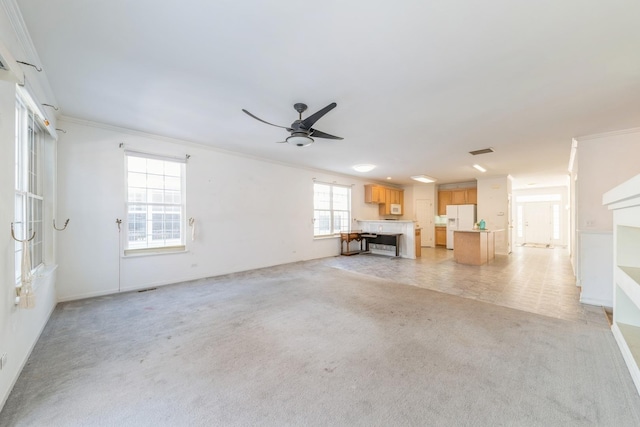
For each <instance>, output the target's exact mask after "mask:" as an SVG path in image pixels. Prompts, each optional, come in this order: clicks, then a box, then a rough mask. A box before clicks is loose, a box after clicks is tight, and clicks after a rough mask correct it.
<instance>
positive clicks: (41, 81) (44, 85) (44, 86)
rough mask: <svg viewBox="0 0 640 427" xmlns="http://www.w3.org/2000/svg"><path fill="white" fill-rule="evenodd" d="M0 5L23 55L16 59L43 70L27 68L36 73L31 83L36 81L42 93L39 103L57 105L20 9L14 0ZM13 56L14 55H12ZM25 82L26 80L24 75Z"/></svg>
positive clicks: (8, 0)
mask: <svg viewBox="0 0 640 427" xmlns="http://www.w3.org/2000/svg"><path fill="white" fill-rule="evenodd" d="M0 3H1V4H2V6H3V7H4V10H5V11H6V13H7V18H8V19H9V22H10V23H11V27H12V28H13V32H14V33H15V35H16V39H17V40H18V44H19V47H20V50H21V53H22V54H24V55H25V58H18V59H19V60H24V61H25V62H29V63H31V64H34V65H37V66H39V67H41V68H43V70H42V71H41V72H37V71H35V70H33V71H31V67H28V68H29V70H27V71H29V73H31V75H32V76H33V75H34V74H33V73H36V74H35V76H36V78H35V79H31V82H34V80H35V81H36V84H35V85H31V86H37V87H38V88H39V89H40V91H41V92H42V94H41V96H42V97H44V98H45V99H43V100H40V102H46V103H49V104H54V105H57V104H58V102H57V100H56V96H55V94H54V93H53V90H52V89H51V85H50V84H49V79H48V78H47V75H46V71H45V70H44V66H43V65H42V61H41V60H40V56H39V55H38V51H37V50H36V47H35V46H34V44H33V40H32V39H31V35H29V30H28V29H27V24H26V23H25V22H24V18H23V17H22V12H21V11H20V7H19V6H18V3H17V2H16V0H0ZM14 56H15V55H14ZM25 80H27V77H26V73H25Z"/></svg>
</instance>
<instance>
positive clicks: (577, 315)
mask: <svg viewBox="0 0 640 427" xmlns="http://www.w3.org/2000/svg"><path fill="white" fill-rule="evenodd" d="M324 262H327V263H328V264H329V265H331V266H333V267H336V268H342V269H345V270H349V271H354V272H358V273H362V274H367V275H370V276H376V277H381V278H385V279H392V280H395V281H397V282H400V283H404V284H408V285H413V286H418V287H421V288H426V289H431V290H434V291H439V292H444V293H447V294H451V295H458V296H461V297H464V298H471V299H475V300H478V301H484V302H488V303H491V304H496V305H499V306H503V307H509V308H514V309H517V310H522V311H527V312H530V313H537V314H542V315H544V316H550V317H555V318H559V319H565V320H574V321H582V322H592V321H596V322H604V321H606V317H605V314H604V311H603V309H602V307H597V306H591V305H586V304H581V303H580V301H579V300H580V288H579V287H578V286H576V284H575V277H574V275H573V271H572V268H571V263H570V262H569V254H568V251H567V249H566V248H550V249H547V248H535V247H516V248H515V249H514V251H513V253H512V254H511V255H496V258H495V260H494V261H492V262H490V263H489V264H485V265H483V266H471V265H462V264H458V263H456V262H455V261H454V260H453V251H450V250H446V249H444V248H440V247H437V248H422V256H421V257H420V258H418V259H416V260H411V259H404V258H391V257H386V256H381V255H357V256H351V257H344V256H342V257H335V258H328V259H326V260H324Z"/></svg>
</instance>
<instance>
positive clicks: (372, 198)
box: [364, 184, 387, 203]
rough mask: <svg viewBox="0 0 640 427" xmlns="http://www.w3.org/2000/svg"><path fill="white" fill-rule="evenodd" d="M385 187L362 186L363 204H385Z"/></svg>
mask: <svg viewBox="0 0 640 427" xmlns="http://www.w3.org/2000/svg"><path fill="white" fill-rule="evenodd" d="M386 190H387V188H386V187H382V186H380V185H373V184H367V185H365V186H364V202H365V203H385V201H386V194H387V193H386Z"/></svg>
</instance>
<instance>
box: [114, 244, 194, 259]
mask: <svg viewBox="0 0 640 427" xmlns="http://www.w3.org/2000/svg"><path fill="white" fill-rule="evenodd" d="M187 252H189V251H188V250H187V248H186V246H176V247H172V248H157V249H128V250H125V251H124V254H123V255H122V256H121V258H139V257H148V256H157V255H177V254H186V253H187Z"/></svg>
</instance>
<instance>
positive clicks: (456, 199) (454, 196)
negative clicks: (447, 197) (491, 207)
mask: <svg viewBox="0 0 640 427" xmlns="http://www.w3.org/2000/svg"><path fill="white" fill-rule="evenodd" d="M465 203H467V190H452V191H451V204H452V205H464V204H465Z"/></svg>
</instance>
